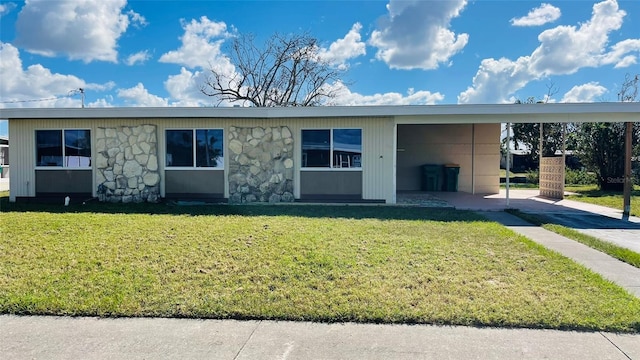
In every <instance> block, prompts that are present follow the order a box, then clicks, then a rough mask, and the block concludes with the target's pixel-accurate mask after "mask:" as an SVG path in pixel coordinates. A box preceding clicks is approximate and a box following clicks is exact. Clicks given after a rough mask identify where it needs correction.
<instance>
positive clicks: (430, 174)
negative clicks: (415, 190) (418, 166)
mask: <svg viewBox="0 0 640 360" xmlns="http://www.w3.org/2000/svg"><path fill="white" fill-rule="evenodd" d="M442 177H443V174H442V165H435V164H425V165H422V186H421V188H422V191H441V190H442V183H443V181H442Z"/></svg>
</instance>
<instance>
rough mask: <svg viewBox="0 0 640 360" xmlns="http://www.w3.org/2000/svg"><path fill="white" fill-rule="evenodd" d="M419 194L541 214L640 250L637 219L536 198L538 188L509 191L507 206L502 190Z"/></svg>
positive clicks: (455, 203)
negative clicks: (472, 192) (490, 192)
mask: <svg viewBox="0 0 640 360" xmlns="http://www.w3.org/2000/svg"><path fill="white" fill-rule="evenodd" d="M422 194H424V195H423V196H425V198H426V199H428V200H429V202H430V203H435V201H437V200H441V201H445V202H446V203H447V204H449V205H450V206H452V207H454V208H456V209H459V210H475V211H502V210H504V209H509V208H511V209H518V210H520V211H523V212H528V213H532V214H541V215H545V216H548V217H551V218H552V219H553V220H554V222H555V223H557V224H559V225H563V226H566V227H569V228H573V229H575V230H577V231H579V232H582V233H584V234H587V235H591V236H594V237H596V238H599V239H601V240H604V241H609V242H612V243H614V244H616V245H618V246H622V247H626V248H628V249H630V250H633V251H636V252H639V253H640V218H638V217H635V216H631V217H630V218H629V221H623V220H621V219H622V211H621V210H616V209H611V208H608V207H604V206H598V205H593V204H587V203H583V202H579V201H574V200H560V201H557V200H549V199H544V198H540V197H538V194H539V192H538V190H524V189H517V190H511V191H510V199H509V205H507V202H506V198H505V197H506V196H505V195H506V194H505V190H504V189H502V190H501V191H500V193H499V194H495V195H472V194H469V193H462V192H437V193H422ZM404 196H405V195H404V194H402V195H399V198H401V199H402V198H404ZM412 197H413V199H414V200H413V201H414V202H417V200H416V198H418V194H412ZM434 197H435V198H436V199H435V200H434ZM424 206H428V205H424ZM445 206H446V205H445Z"/></svg>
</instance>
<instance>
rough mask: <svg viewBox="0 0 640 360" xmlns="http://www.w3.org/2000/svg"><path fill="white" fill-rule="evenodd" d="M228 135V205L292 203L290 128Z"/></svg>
mask: <svg viewBox="0 0 640 360" xmlns="http://www.w3.org/2000/svg"><path fill="white" fill-rule="evenodd" d="M229 133H230V134H229V152H228V154H229V202H230V203H251V202H270V203H275V202H292V201H293V200H294V197H293V136H292V135H291V131H290V130H289V128H288V127H286V126H280V127H270V128H266V129H265V128H262V127H254V128H241V127H231V128H230V129H229Z"/></svg>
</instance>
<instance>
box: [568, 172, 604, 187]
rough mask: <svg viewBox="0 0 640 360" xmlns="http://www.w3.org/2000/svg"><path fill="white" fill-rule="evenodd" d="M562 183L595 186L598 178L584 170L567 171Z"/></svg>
mask: <svg viewBox="0 0 640 360" xmlns="http://www.w3.org/2000/svg"><path fill="white" fill-rule="evenodd" d="M564 183H565V184H567V185H595V184H597V183H598V178H597V177H596V174H594V173H592V172H588V171H586V170H571V169H567V172H566V173H565V177H564Z"/></svg>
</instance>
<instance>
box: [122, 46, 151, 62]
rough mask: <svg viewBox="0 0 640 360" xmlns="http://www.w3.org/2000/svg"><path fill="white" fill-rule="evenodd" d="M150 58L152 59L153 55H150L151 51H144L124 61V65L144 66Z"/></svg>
mask: <svg viewBox="0 0 640 360" xmlns="http://www.w3.org/2000/svg"><path fill="white" fill-rule="evenodd" d="M150 58H151V55H150V54H149V51H147V50H144V51H139V52H137V53H135V54H131V55H129V56H128V57H127V59H126V60H125V61H124V63H125V64H127V65H129V66H133V65H135V64H138V63H140V64H144V63H145V62H147V60H149V59H150Z"/></svg>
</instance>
